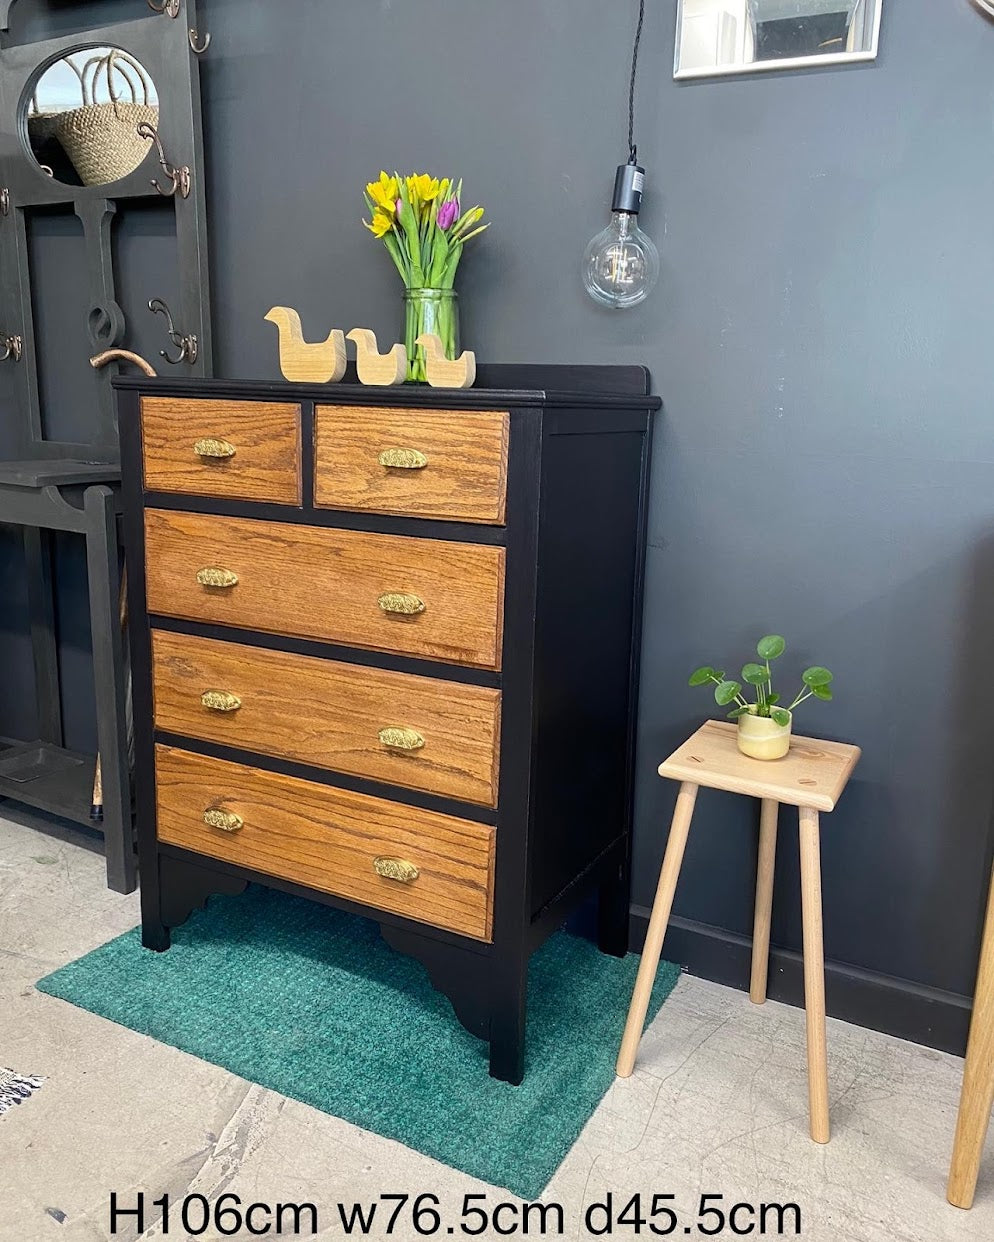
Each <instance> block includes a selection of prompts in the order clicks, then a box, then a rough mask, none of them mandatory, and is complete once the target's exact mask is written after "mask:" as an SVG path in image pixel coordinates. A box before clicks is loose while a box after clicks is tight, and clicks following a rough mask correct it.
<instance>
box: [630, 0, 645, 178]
mask: <svg viewBox="0 0 994 1242" xmlns="http://www.w3.org/2000/svg"><path fill="white" fill-rule="evenodd" d="M644 22H645V0H639V23H638V26H637V27H636V30H635V46H634V47H633V48H632V76H631V81H630V82H629V85H628V162H629V164H637V163H638V148H637V147H636V145H635V79H636V77H637V75H638V67H639V44H640V43H641V42H642V25H643V23H644Z"/></svg>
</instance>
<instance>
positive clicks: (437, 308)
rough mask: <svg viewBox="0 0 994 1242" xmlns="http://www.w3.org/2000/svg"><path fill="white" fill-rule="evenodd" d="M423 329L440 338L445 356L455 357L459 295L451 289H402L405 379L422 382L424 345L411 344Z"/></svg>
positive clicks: (456, 355) (457, 336)
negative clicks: (405, 359) (405, 348)
mask: <svg viewBox="0 0 994 1242" xmlns="http://www.w3.org/2000/svg"><path fill="white" fill-rule="evenodd" d="M424 332H431V333H433V334H434V335H435V336H437V337H438V338H439V339H440V340H441V342H442V350H443V352H444V354H445V356H446V358H451V359H454V358H458V357H459V352H460V351H459V295H458V294H457V293H456V291H455V290H454V289H408V290H406V292H405V293H404V344H405V345H406V347H407V379H408V382H411V381H413V382H415V383H424V382H425V381H426V380H427V378H428V377H427V375H426V373H425V348H424V346H423V345H415V343H414V342H415V341H416V340H417V339H418V337H419V336H421V334H422V333H424Z"/></svg>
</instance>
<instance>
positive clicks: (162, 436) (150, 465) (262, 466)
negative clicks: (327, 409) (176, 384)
mask: <svg viewBox="0 0 994 1242" xmlns="http://www.w3.org/2000/svg"><path fill="white" fill-rule="evenodd" d="M142 455H143V461H144V470H145V487H146V489H147V490H148V491H160V492H182V493H188V494H192V495H195V496H225V497H228V498H233V499H237V500H263V501H265V500H268V501H271V502H273V503H277V504H287V505H299V504H300V503H301V500H302V495H301V466H300V406H298V405H290V404H288V403H285V402H274V401H197V400H192V399H191V400H185V399H183V398H175V397H143V398H142Z"/></svg>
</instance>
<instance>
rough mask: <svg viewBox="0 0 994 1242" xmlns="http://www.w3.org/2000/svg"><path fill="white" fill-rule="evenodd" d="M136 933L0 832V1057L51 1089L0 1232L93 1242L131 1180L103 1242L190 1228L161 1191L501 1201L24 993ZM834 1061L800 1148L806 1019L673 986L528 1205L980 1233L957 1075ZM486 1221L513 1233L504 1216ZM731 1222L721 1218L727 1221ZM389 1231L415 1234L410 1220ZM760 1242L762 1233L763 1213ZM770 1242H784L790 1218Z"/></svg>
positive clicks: (26, 1110) (886, 1051)
mask: <svg viewBox="0 0 994 1242" xmlns="http://www.w3.org/2000/svg"><path fill="white" fill-rule="evenodd" d="M137 921H138V902H137V896H136V895H133V896H131V897H120V896H118V895H116V894H114V893H109V892H107V890H106V889H105V888H104V886H103V862H102V859H101V857H100V856H99V854H98V853H97V852H96V846H95V844H94V843H93V842H92V841H91V840H88V839H86V838H84V837H83V836H82V834H76V833H71V834H68V835H67V834H66V833H62V834H54V835H43V834H40V833H38V832H36V831H33V830H31V829H29V828H28V827H26V826H24V825H23V824H19V823H17V822H13V821H11V820H6V821H4V820H0V1065H7V1066H10V1067H12V1068H15V1069H17V1070H18V1071H20V1072H21V1073H36V1074H42V1075H46V1076H47V1082H46V1083H45V1084H44V1086H43V1087H42V1089H41V1091H40V1092H38V1093H37V1094H36V1095H35V1096H34V1097H32V1099H31V1100H30V1101H29V1102H27V1103H26V1104H23V1105H21V1106H20V1107H18V1108H15V1109H14V1110H12V1111H11V1112H9V1113H7V1114H6V1115H5V1116H3V1117H0V1239H3V1240H4V1242H6V1240H7V1239H11V1240H12V1242H13V1240H14V1239H16V1240H17V1242H44V1240H46V1239H62V1240H65V1242H96V1240H101V1242H102V1240H105V1239H108V1238H109V1237H110V1236H111V1235H110V1228H109V1219H108V1203H109V1194H110V1191H111V1190H116V1191H117V1192H118V1196H119V1198H120V1199H121V1200H122V1201H125V1200H131V1201H132V1203H133V1202H134V1200H135V1196H136V1194H137V1192H139V1191H142V1190H143V1191H144V1192H145V1194H146V1200H147V1201H148V1217H147V1220H146V1232H144V1233H141V1234H139V1232H138V1230H137V1229H136V1228H135V1224H134V1221H133V1218H128V1220H127V1221H125V1222H122V1223H121V1226H120V1228H119V1230H118V1233H117V1234H116V1235H115V1236H116V1237H118V1238H121V1239H124V1240H125V1242H134V1240H135V1239H136V1238H138V1237H139V1236H140V1237H142V1238H162V1237H163V1236H166V1237H186V1236H187V1235H186V1234H185V1233H184V1232H183V1230H182V1229H181V1228H180V1227H179V1225H178V1223H177V1222H175V1221H173V1222H172V1226H171V1228H170V1231H169V1233H168V1235H164V1234H163V1232H162V1230H161V1229H160V1228H159V1227H158V1226H157V1225H156V1223H155V1222H156V1219H157V1217H158V1212H157V1211H156V1210H155V1209H154V1208H152V1207H151V1203H150V1201H151V1200H152V1199H155V1198H157V1197H159V1196H160V1195H161V1194H163V1192H166V1191H168V1192H169V1193H170V1194H171V1196H172V1198H173V1200H174V1202H175V1201H177V1200H181V1199H182V1197H183V1196H184V1195H186V1194H190V1193H198V1192H199V1193H202V1194H204V1195H206V1196H208V1198H209V1199H210V1200H211V1201H212V1202H213V1201H214V1200H216V1199H217V1198H218V1197H219V1196H221V1195H222V1194H225V1193H234V1194H237V1195H239V1196H240V1197H241V1199H242V1202H243V1204H245V1205H247V1204H249V1203H251V1202H255V1201H260V1202H263V1203H270V1204H272V1203H275V1202H280V1201H282V1202H285V1203H292V1202H306V1201H311V1202H313V1203H315V1204H316V1206H317V1208H318V1213H319V1216H318V1220H319V1230H320V1232H319V1234H318V1235H317V1236H321V1237H328V1238H330V1237H342V1236H343V1230H342V1228H341V1225H340V1224H339V1222H338V1219H337V1208H336V1204H337V1203H338V1202H339V1201H345V1202H347V1203H352V1202H354V1201H356V1200H370V1199H373V1198H375V1197H376V1196H377V1195H379V1194H380V1193H383V1192H395V1193H402V1192H409V1193H410V1194H412V1195H417V1194H420V1193H422V1192H432V1193H434V1194H437V1195H438V1196H439V1197H440V1199H441V1200H442V1205H443V1211H445V1212H446V1213H447V1214H448V1219H449V1220H452V1221H455V1222H456V1230H457V1236H460V1234H459V1231H458V1221H459V1212H460V1210H461V1205H462V1201H463V1196H464V1195H465V1194H466V1193H486V1194H487V1195H488V1201H489V1206H490V1209H491V1210H492V1209H493V1207H494V1206H495V1205H497V1204H498V1203H501V1202H503V1201H506V1200H507V1199H508V1198H509V1196H508V1195H507V1194H506V1192H503V1191H500V1190H497V1189H495V1188H492V1187H487V1186H485V1185H484V1184H482V1183H479V1182H475V1181H474V1180H473V1179H471V1178H469V1177H466V1176H465V1175H463V1174H461V1173H457V1172H455V1171H454V1170H452V1169H449V1168H446V1167H445V1166H443V1165H439V1164H437V1163H435V1162H434V1161H432V1160H429V1159H427V1158H426V1157H424V1156H421V1155H419V1154H418V1153H417V1152H413V1151H409V1150H408V1149H406V1148H404V1147H401V1146H399V1145H398V1144H396V1143H394V1142H391V1141H390V1140H387V1139H383V1138H380V1137H378V1136H377V1135H375V1134H370V1133H368V1132H366V1131H363V1130H360V1129H357V1128H356V1127H355V1126H352V1125H348V1124H346V1123H345V1122H342V1121H339V1120H337V1119H336V1118H334V1117H328V1116H325V1115H324V1114H322V1113H319V1112H315V1111H314V1110H313V1109H310V1108H307V1107H305V1106H304V1105H302V1104H298V1103H296V1102H294V1101H293V1100H287V1099H284V1098H283V1097H282V1096H279V1095H276V1094H274V1093H273V1092H270V1091H265V1090H262V1089H261V1088H259V1087H257V1086H253V1085H252V1084H251V1083H248V1082H245V1081H243V1080H241V1079H239V1078H236V1077H234V1076H233V1075H231V1074H229V1073H227V1072H226V1071H225V1070H221V1069H217V1068H215V1067H214V1066H211V1065H206V1064H204V1063H203V1062H201V1061H197V1060H195V1059H194V1058H193V1057H190V1056H187V1055H186V1054H185V1053H182V1052H178V1051H176V1050H175V1049H173V1048H168V1047H165V1046H164V1045H162V1044H158V1043H155V1042H154V1041H153V1040H151V1039H148V1038H146V1037H144V1036H141V1035H136V1034H134V1033H133V1032H131V1031H127V1030H124V1029H122V1028H120V1027H117V1026H114V1025H113V1024H111V1023H109V1022H106V1021H104V1020H103V1019H101V1018H97V1017H94V1016H93V1015H92V1014H88V1013H85V1012H83V1011H82V1010H79V1009H75V1008H74V1007H73V1006H71V1005H67V1004H65V1003H64V1002H62V1001H59V1000H55V999H53V998H51V997H47V996H43V995H40V994H39V993H37V992H36V991H35V989H34V987H33V984H34V983H35V981H36V980H37V979H38V978H40V977H41V976H42V975H44V974H46V973H48V972H49V971H50V970H52V969H54V968H55V967H56V966H59V965H61V964H63V963H64V962H67V961H69V960H71V959H72V958H75V957H78V956H79V955H81V954H82V953H85V952H86V951H87V950H89V949H91V948H93V947H95V946H96V945H98V944H101V943H103V942H104V941H106V940H108V939H110V938H111V937H112V936H115V935H117V934H119V933H120V932H122V931H125V930H126V929H127V928H129V927H132V926H134V924H135V923H136V922H137ZM829 1068H830V1074H831V1085H832V1122H833V1137H832V1141H831V1143H830V1144H829V1145H828V1146H826V1147H819V1146H817V1145H815V1144H814V1143H812V1142H811V1141H810V1140H809V1138H808V1136H807V1119H806V1087H805V1063H804V1015H803V1013H802V1012H801V1011H799V1010H795V1009H791V1008H788V1007H787V1006H784V1005H777V1004H773V1003H769V1004H767V1005H765V1006H763V1007H755V1006H752V1005H750V1004H749V1001H748V999H747V997H746V996H744V995H743V994H741V993H739V992H735V991H732V990H730V989H728V988H724V987H719V986H717V985H716V984H711V983H706V982H703V981H701V980H699V979H692V978H688V977H685V978H684V979H683V980H682V981H681V982H680V984H679V985H678V987H677V988H676V991H675V992H674V994H673V996H672V997H671V998H670V999H669V1000H668V1001H667V1002H666V1004H665V1006H664V1007H663V1009H662V1012H661V1013H660V1015H659V1017H658V1018H657V1019H656V1021H655V1022H654V1024H653V1025H652V1027H651V1028H650V1030H649V1032H648V1034H647V1035H646V1038H645V1040H644V1043H643V1047H642V1051H641V1055H640V1057H639V1066H638V1070H637V1072H636V1074H635V1076H634V1077H632V1078H631V1079H629V1080H628V1081H627V1082H622V1081H618V1082H616V1083H615V1085H614V1086H613V1087H612V1088H611V1090H610V1091H609V1092H608V1094H607V1096H606V1098H605V1099H604V1101H603V1103H602V1104H601V1106H600V1107H599V1109H598V1110H597V1112H596V1113H595V1114H594V1116H593V1117H592V1119H591V1121H590V1123H589V1125H588V1126H587V1128H586V1129H585V1131H584V1133H583V1135H582V1136H581V1138H580V1141H579V1142H578V1143H577V1145H576V1147H575V1148H574V1149H573V1151H572V1152H571V1153H570V1155H569V1156H568V1157H567V1159H566V1161H565V1162H564V1164H563V1165H562V1167H561V1168H560V1170H559V1171H558V1173H557V1174H556V1176H555V1177H554V1179H553V1181H552V1182H551V1184H550V1185H549V1187H548V1189H547V1191H546V1193H545V1196H544V1199H545V1200H546V1201H550V1202H551V1201H556V1202H558V1203H561V1204H562V1205H563V1208H564V1216H565V1231H564V1234H563V1236H565V1237H568V1238H586V1237H589V1236H591V1235H589V1234H588V1233H587V1231H586V1230H585V1228H584V1227H583V1217H584V1214H585V1212H586V1210H587V1208H588V1207H589V1206H590V1205H591V1204H593V1203H595V1202H597V1201H598V1200H600V1201H603V1199H604V1196H605V1194H606V1192H608V1191H613V1192H614V1198H615V1202H616V1204H621V1205H623V1204H624V1203H625V1202H626V1201H627V1199H628V1198H629V1197H630V1196H631V1195H632V1194H634V1193H635V1192H636V1191H640V1192H641V1193H642V1195H643V1197H644V1199H646V1200H651V1197H652V1195H653V1194H670V1195H674V1196H675V1199H674V1200H673V1205H674V1207H675V1209H676V1211H677V1212H678V1214H679V1217H680V1221H679V1226H678V1228H677V1231H676V1234H675V1235H674V1236H680V1235H685V1234H686V1233H689V1232H690V1230H689V1229H685V1223H686V1222H693V1223H694V1224H695V1225H696V1211H697V1206H698V1203H699V1200H700V1196H701V1194H715V1195H718V1194H720V1195H723V1196H724V1206H725V1209H726V1211H727V1209H728V1208H730V1207H731V1206H733V1205H734V1204H736V1203H739V1202H742V1203H748V1204H760V1203H764V1202H766V1203H796V1204H798V1205H799V1206H800V1209H801V1214H802V1221H801V1234H800V1236H801V1237H802V1238H804V1239H806V1240H807V1242H884V1240H887V1242H890V1240H892V1239H900V1240H902V1242H926V1240H927V1242H944V1240H945V1239H974V1238H975V1239H986V1240H988V1242H989V1240H990V1239H991V1238H992V1237H994V1134H992V1141H991V1143H989V1145H988V1149H987V1152H986V1159H985V1162H984V1167H983V1171H982V1180H981V1188H980V1191H979V1193H978V1196H977V1203H976V1206H975V1207H974V1208H973V1210H972V1211H971V1212H961V1211H958V1210H957V1209H955V1208H952V1207H950V1206H949V1205H948V1204H947V1203H946V1202H945V1198H944V1194H943V1190H944V1183H945V1176H946V1166H947V1163H948V1159H949V1150H950V1144H951V1139H952V1133H953V1128H954V1124H955V1116H956V1106H957V1100H958V1093H959V1084H960V1074H961V1071H962V1062H961V1061H959V1060H958V1059H957V1058H955V1057H951V1056H947V1055H945V1054H942V1053H938V1052H933V1051H931V1050H930V1049H926V1048H920V1047H918V1046H916V1045H913V1044H908V1043H904V1042H902V1041H900V1040H897V1039H891V1038H889V1037H887V1036H885V1035H880V1034H876V1033H874V1032H872V1031H865V1030H862V1029H861V1028H859V1027H855V1026H849V1025H847V1024H846V1023H843V1022H836V1021H833V1020H831V1019H830V1020H829ZM522 1141H524V1142H527V1136H523V1139H522ZM715 1202H716V1203H717V1202H719V1201H718V1200H715ZM469 1219H470V1220H472V1219H473V1218H472V1217H470V1218H469ZM708 1219H709V1218H706V1217H705V1223H706V1224H707V1221H708ZM710 1219H711V1220H712V1221H713V1220H714V1218H713V1217H712V1218H710ZM657 1221H665V1217H657ZM222 1223H224V1222H222ZM253 1223H254V1224H255V1225H256V1226H257V1227H260V1228H261V1226H262V1225H263V1224H264V1223H265V1218H264V1217H263V1216H262V1215H260V1214H257V1215H256V1217H255V1218H254V1219H253ZM499 1223H500V1224H501V1225H502V1227H504V1228H505V1229H506V1228H509V1227H510V1226H511V1224H512V1223H513V1216H512V1215H511V1214H510V1212H509V1211H505V1213H504V1215H503V1216H502V1217H500V1218H499ZM596 1223H598V1224H599V1223H600V1221H598V1222H596ZM749 1223H750V1217H749V1216H748V1214H747V1213H745V1212H744V1211H740V1212H739V1213H738V1215H737V1217H736V1224H737V1225H738V1226H739V1228H740V1229H745V1228H746V1227H747V1226H748V1224H749ZM444 1230H445V1226H444V1225H443V1232H444ZM759 1233H760V1231H759V1228H758V1225H757V1227H756V1228H755V1233H754V1236H759ZM272 1235H273V1236H274V1235H275V1228H274V1229H273V1231H272ZM537 1235H538V1227H537V1221H535V1220H533V1221H532V1223H531V1229H530V1235H529V1236H537ZM200 1236H202V1237H205V1238H220V1237H222V1236H224V1235H223V1234H220V1233H216V1232H212V1231H211V1230H208V1231H207V1232H206V1233H204V1234H202V1235H200ZM237 1236H238V1237H249V1236H250V1234H249V1233H247V1232H240V1233H239V1234H238V1235H237ZM283 1236H294V1235H292V1234H289V1233H286V1232H285V1233H284V1234H283ZM299 1236H314V1235H312V1234H311V1233H310V1230H309V1228H308V1229H307V1230H306V1232H303V1233H302V1234H301V1235H299ZM368 1236H370V1237H374V1238H380V1237H384V1236H386V1234H385V1231H384V1230H383V1229H381V1228H379V1227H377V1228H374V1229H373V1230H372V1231H371V1232H370V1233H369V1235H368ZM391 1236H392V1237H394V1238H397V1239H401V1242H407V1239H413V1238H415V1237H417V1236H418V1235H417V1234H415V1232H414V1231H413V1229H412V1228H411V1226H410V1225H409V1224H408V1225H406V1226H404V1227H401V1226H399V1225H398V1227H397V1228H395V1230H394V1232H393V1234H392V1235H391ZM483 1236H486V1237H496V1236H498V1235H497V1234H496V1233H494V1232H492V1231H489V1230H488V1232H487V1233H486V1234H484V1235H483ZM511 1236H519V1235H515V1234H512V1235H511ZM547 1236H550V1235H547ZM551 1236H558V1235H557V1234H551ZM608 1236H613V1237H622V1238H623V1237H634V1236H635V1234H634V1232H633V1231H632V1230H631V1229H630V1228H629V1229H625V1228H617V1229H616V1230H615V1232H614V1234H612V1235H608ZM642 1236H652V1235H650V1234H648V1232H647V1230H644V1231H643V1235H642ZM695 1236H702V1235H697V1234H696V1232H695ZM719 1236H722V1237H733V1236H735V1235H734V1234H733V1233H732V1231H730V1230H728V1229H726V1230H725V1231H724V1232H723V1233H722V1234H720V1235H719ZM765 1236H767V1237H770V1236H778V1234H777V1232H776V1224H775V1217H768V1218H767V1231H766V1234H765ZM785 1236H790V1237H792V1236H795V1235H794V1231H793V1225H792V1223H791V1225H790V1228H789V1230H788V1232H787V1233H786V1235H785Z"/></svg>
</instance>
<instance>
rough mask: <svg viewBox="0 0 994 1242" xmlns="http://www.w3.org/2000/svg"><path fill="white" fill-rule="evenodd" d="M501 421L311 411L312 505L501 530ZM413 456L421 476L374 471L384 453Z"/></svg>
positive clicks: (504, 434)
mask: <svg viewBox="0 0 994 1242" xmlns="http://www.w3.org/2000/svg"><path fill="white" fill-rule="evenodd" d="M509 421H510V420H509V415H508V414H507V413H501V412H499V411H493V412H491V411H483V412H481V411H471V410H401V409H362V408H357V407H355V406H342V405H319V406H318V407H317V409H316V411H315V431H314V441H315V450H314V457H315V463H316V464H315V478H314V503H315V504H316V505H317V506H318V507H319V508H326V509H361V510H364V511H367V512H372V513H390V514H399V515H401V516H410V517H431V518H450V519H453V520H458V521H463V522H482V523H489V524H492V525H503V522H504V504H505V494H506V490H507V438H508V424H509ZM396 448H402V449H414V450H416V451H418V452H420V453H423V454H424V456H425V457H426V458H427V464H426V465H425V466H424V467H422V468H421V469H414V470H411V469H398V468H396V467H391V466H381V465H380V463H379V460H378V458H379V455H380V453H381V452H383V450H385V449H396Z"/></svg>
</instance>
